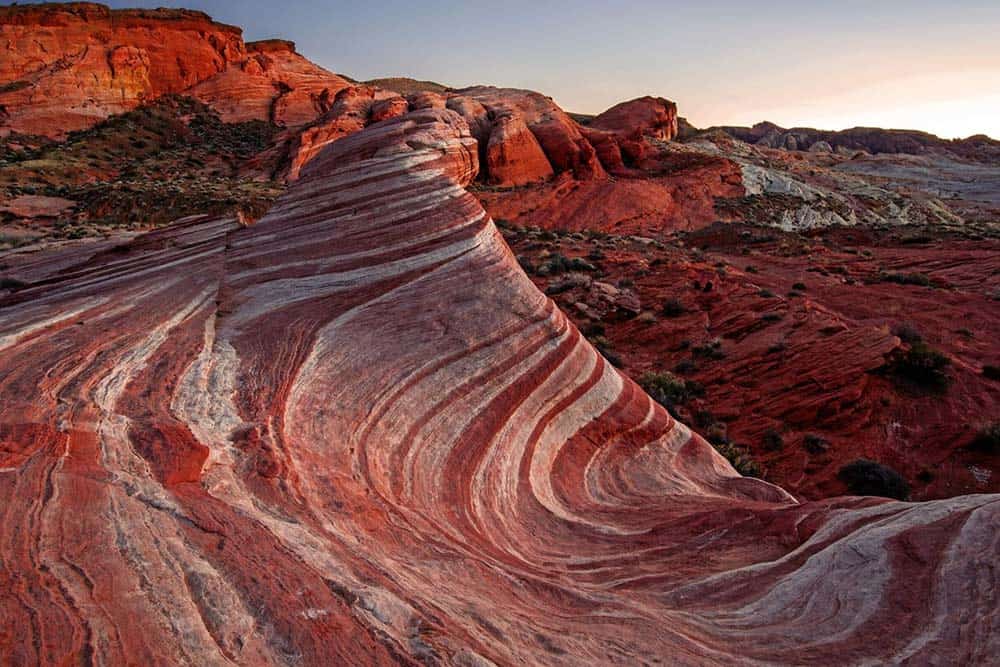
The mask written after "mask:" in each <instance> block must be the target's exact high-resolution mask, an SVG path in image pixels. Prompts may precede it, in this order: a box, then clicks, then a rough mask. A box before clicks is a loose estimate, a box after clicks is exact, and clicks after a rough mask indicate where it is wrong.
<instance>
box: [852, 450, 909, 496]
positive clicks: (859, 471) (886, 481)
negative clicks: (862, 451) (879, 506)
mask: <svg viewBox="0 0 1000 667" xmlns="http://www.w3.org/2000/svg"><path fill="white" fill-rule="evenodd" d="M837 477H838V478H840V481H842V482H843V483H844V484H846V485H847V488H848V490H849V491H850V492H851V493H852V494H853V495H856V496H881V497H883V498H895V499H896V500H906V499H907V498H908V497H909V495H910V485H909V484H908V483H907V481H906V480H905V479H903V476H902V475H900V474H899V473H898V472H896V471H895V470H893V469H892V468H890V467H888V466H884V465H882V464H881V463H876V462H874V461H869V460H867V459H858V460H857V461H854V462H853V463H848V464H847V465H845V466H844V467H842V468H841V469H840V471H839V472H838V473H837Z"/></svg>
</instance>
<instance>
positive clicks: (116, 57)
mask: <svg viewBox="0 0 1000 667" xmlns="http://www.w3.org/2000/svg"><path fill="white" fill-rule="evenodd" d="M244 55H245V47H244V44H243V39H242V37H241V31H240V29H239V28H235V27H233V26H227V25H223V24H220V23H216V22H214V21H212V19H211V18H209V17H208V16H207V15H205V14H202V13H201V12H194V11H188V10H168V9H163V10H111V9H108V8H107V7H105V6H103V5H98V4H92V3H69V4H44V5H37V6H36V5H27V6H25V5H21V6H17V5H15V6H10V7H0V131H10V130H15V131H18V132H25V133H29V134H42V135H47V136H60V135H61V134H63V133H65V132H68V131H70V130H77V129H81V128H85V127H90V126H91V125H93V124H95V123H97V122H98V121H100V120H102V119H103V118H106V117H107V116H109V115H110V114H114V113H121V112H123V111H128V110H130V109H134V108H135V107H137V106H138V105H139V104H141V103H142V102H143V101H147V100H151V99H155V98H156V97H159V96H160V95H164V94H167V93H177V92H180V91H182V90H184V89H186V88H188V87H190V86H193V85H194V84H196V83H198V82H199V81H202V80H204V79H207V78H209V77H212V76H214V75H216V74H218V73H219V72H221V71H223V70H225V69H226V67H227V66H228V65H229V63H232V62H237V61H239V60H240V59H242V58H243V57H244Z"/></svg>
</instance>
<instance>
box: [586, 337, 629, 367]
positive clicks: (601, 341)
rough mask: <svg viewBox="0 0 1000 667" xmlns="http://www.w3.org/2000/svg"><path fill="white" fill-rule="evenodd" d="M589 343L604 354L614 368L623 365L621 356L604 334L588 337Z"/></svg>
mask: <svg viewBox="0 0 1000 667" xmlns="http://www.w3.org/2000/svg"><path fill="white" fill-rule="evenodd" d="M588 340H590V344H591V345H593V346H594V347H595V348H597V351H598V352H600V353H601V354H602V355H604V358H605V359H607V360H608V361H609V362H610V363H611V365H612V366H614V367H615V368H621V367H622V366H623V365H624V362H623V361H622V358H621V357H620V356H618V353H616V352H615V349H614V345H612V343H611V341H609V340H608V339H607V338H605V337H604V336H594V337H593V338H588Z"/></svg>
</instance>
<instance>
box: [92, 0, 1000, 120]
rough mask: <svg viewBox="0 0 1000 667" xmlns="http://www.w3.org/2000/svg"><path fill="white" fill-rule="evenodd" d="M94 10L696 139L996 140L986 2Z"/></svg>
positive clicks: (999, 33)
mask: <svg viewBox="0 0 1000 667" xmlns="http://www.w3.org/2000/svg"><path fill="white" fill-rule="evenodd" d="M107 4H111V5H112V6H114V7H130V6H150V7H152V6H171V7H189V8H192V9H201V10H203V11H205V12H207V13H208V14H210V15H212V16H213V17H214V18H215V19H217V20H219V21H222V22H224V23H231V24H234V25H238V26H241V27H243V29H244V35H245V38H246V39H247V40H248V41H249V40H254V39H263V38H269V37H281V38H284V39H290V40H292V41H294V42H296V44H297V45H298V50H299V52H300V53H302V54H303V55H305V56H306V57H308V58H310V59H311V60H313V61H314V62H317V63H319V64H320V65H323V66H324V67H326V68H328V69H331V70H333V71H335V72H340V73H343V74H347V75H348V76H351V77H353V78H356V79H362V80H363V79H369V78H374V77H380V76H410V77H413V78H418V79H430V80H434V81H438V82H440V83H443V84H446V85H450V86H455V87H459V86H464V85H471V84H478V83H484V84H493V85H498V86H510V87H517V88H529V89H532V90H537V91H540V92H543V93H545V94H546V95H550V96H552V97H553V98H554V99H555V100H556V102H557V103H558V104H559V105H560V106H562V107H563V108H564V109H566V110H568V111H575V112H580V113H598V112H600V111H602V110H604V109H606V108H608V107H610V106H612V105H613V104H615V103H617V102H620V101H623V100H626V99H631V98H634V97H638V96H640V95H657V96H662V97H666V98H668V99H672V100H674V101H676V102H677V104H678V108H679V111H680V114H681V115H682V116H685V117H686V118H688V120H689V121H691V122H692V123H693V124H694V125H695V126H697V127H707V126H710V125H750V124H753V123H755V122H758V121H762V120H769V121H772V122H775V123H778V124H779V125H783V126H786V127H792V126H808V127H817V128H821V129H834V130H837V129H844V128H847V127H853V126H856V125H869V126H879V127H894V128H905V129H919V130H925V131H929V132H933V133H935V134H938V135H940V136H943V137H946V138H953V137H966V136H969V135H972V134H979V133H984V134H988V135H990V136H992V137H995V138H1000V0H985V1H984V0H952V1H951V2H942V1H941V0H936V1H934V2H925V1H924V0H910V1H908V2H904V1H902V0H866V1H864V2H861V1H858V0H841V1H840V2H836V3H834V2H809V1H808V0H800V1H798V2H791V1H786V0H778V1H774V2H769V3H749V2H738V1H736V0H700V1H699V2H686V3H681V2H673V1H670V0H667V1H660V2H646V1H642V2H607V1H605V2H597V1H595V0H577V2H548V1H546V0H535V1H533V2H524V1H522V0H505V2H496V1H494V0H491V1H490V2H474V1H467V2H439V1H436V0H418V1H416V2H414V1H413V0H408V1H404V2H401V1H397V0H380V1H379V2H367V3H360V2H339V1H335V0H306V1H298V2H297V1H295V0H284V1H281V2H274V1H273V0H271V1H264V0H243V1H241V2H233V1H232V0H225V1H222V0H183V1H181V2H173V1H170V0H155V1H154V2H142V1H141V0H128V1H126V2H116V1H112V2H110V3H107Z"/></svg>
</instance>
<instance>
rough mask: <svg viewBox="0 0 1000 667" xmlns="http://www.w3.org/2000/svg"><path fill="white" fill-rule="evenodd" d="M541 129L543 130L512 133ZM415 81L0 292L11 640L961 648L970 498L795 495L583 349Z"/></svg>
mask: <svg viewBox="0 0 1000 667" xmlns="http://www.w3.org/2000/svg"><path fill="white" fill-rule="evenodd" d="M541 143H543V144H544V142H541ZM477 167H478V151H477V145H476V141H475V139H474V138H473V136H472V133H471V131H470V129H469V126H468V124H467V123H466V122H465V121H464V120H463V118H462V117H461V116H460V115H458V114H457V113H455V112H453V111H451V110H448V109H428V110H423V111H419V112H414V113H410V114H408V115H405V116H401V117H398V118H394V119H390V120H387V121H384V122H381V123H375V124H373V125H370V126H368V127H367V128H365V129H364V130H362V131H359V132H356V133H354V134H352V135H350V136H348V137H346V138H344V139H341V140H340V141H337V142H335V143H333V144H331V145H330V146H329V147H328V148H327V149H325V150H324V151H322V152H321V153H320V154H319V156H318V157H317V158H316V159H314V160H313V161H312V162H310V163H309V164H308V165H307V166H306V167H305V168H304V169H303V171H302V174H301V178H300V179H299V181H298V182H297V183H296V184H295V185H294V186H293V187H292V188H291V189H290V190H289V191H288V192H287V193H286V194H285V195H284V196H283V197H282V198H280V199H279V201H278V202H277V204H276V205H275V206H274V208H273V209H272V210H271V211H270V213H269V214H268V215H267V216H265V217H264V218H263V219H262V220H260V221H259V222H258V223H257V224H256V225H253V226H250V227H241V226H240V225H238V224H237V223H236V222H235V221H232V220H227V219H208V218H198V219H190V220H187V221H183V222H181V223H179V224H177V225H175V226H173V227H170V228H167V229H164V230H161V231H159V232H155V233H152V234H149V235H147V236H144V237H141V238H140V239H138V240H136V241H133V242H132V243H130V244H127V245H125V246H122V247H116V248H111V249H108V250H106V251H103V252H100V253H98V254H96V255H93V256H90V257H86V256H81V257H80V261H79V263H78V264H77V265H76V266H70V267H67V266H66V264H65V261H66V258H65V257H61V258H60V266H61V267H62V268H61V269H60V270H59V271H53V272H50V273H48V274H46V273H45V272H44V271H43V270H42V269H41V268H39V267H38V266H37V265H36V267H35V272H34V275H35V276H37V279H36V280H33V281H31V282H29V283H28V284H27V285H24V286H23V287H20V288H19V289H17V290H15V291H13V292H11V293H10V294H8V295H7V297H5V298H4V300H3V301H2V302H0V394H2V396H3V400H2V401H0V559H2V564H3V567H2V568H0V617H2V618H3V619H4V624H3V626H2V628H3V630H2V632H0V657H2V658H3V661H4V662H11V663H14V664H24V663H41V664H61V663H64V662H68V661H75V660H79V659H88V658H89V659H93V660H95V661H98V662H106V663H129V662H144V663H156V662H164V663H178V662H191V663H198V664H215V663H223V662H227V661H232V662H236V663H240V664H284V663H287V662H289V661H291V660H294V661H295V662H298V663H300V664H317V665H319V664H322V665H327V664H331V663H333V664H359V663H360V664H389V663H411V662H413V663H416V662H440V663H442V664H477V665H483V664H491V663H493V664H516V663H520V664H548V665H551V664H561V665H575V664H581V663H588V664H636V663H654V662H659V661H669V662H671V663H673V664H689V665H700V664H705V663H706V662H712V663H717V664H734V665H735V664H740V665H745V664H755V663H760V664H770V663H796V662H801V661H803V660H808V661H810V662H816V663H826V664H829V663H844V662H849V663H855V664H862V663H870V662H879V663H885V662H905V661H912V662H914V663H922V664H926V663H950V664H969V663H975V662H979V663H986V662H988V661H989V660H990V659H991V658H992V656H994V655H996V654H997V652H998V651H1000V645H998V641H1000V640H998V637H1000V628H998V627H997V625H998V617H997V615H996V609H995V607H996V605H995V601H994V600H993V599H992V594H991V591H994V590H995V589H996V586H997V575H996V571H995V567H994V565H995V558H996V553H997V550H998V546H1000V545H998V543H997V540H998V533H997V531H996V525H997V522H998V518H1000V500H998V498H997V497H996V496H986V495H979V496H966V497H959V498H953V499H950V500H946V501H937V502H930V503H923V504H919V505H912V504H906V503H899V502H884V501H879V500H875V499H862V498H840V499H834V500H830V501H825V502H821V503H811V504H800V503H797V502H796V501H795V500H794V499H793V498H792V497H791V496H790V495H788V494H787V493H785V492H784V491H782V490H780V489H779V488H777V487H775V486H773V485H770V484H767V483H765V482H761V481H759V480H753V479H746V478H742V477H740V476H738V475H736V474H735V472H734V471H733V470H732V468H730V467H729V465H728V464H727V463H726V462H725V461H724V460H723V459H722V458H721V457H720V456H719V455H718V454H716V453H715V452H714V450H713V449H712V448H711V447H710V446H709V445H708V444H707V443H706V442H704V441H703V440H702V439H701V438H700V437H698V436H696V435H693V434H692V433H691V431H690V430H689V429H688V428H686V427H685V426H684V425H683V424H681V423H679V422H677V421H675V420H674V419H672V418H671V417H670V416H669V415H668V414H667V412H666V411H665V410H663V409H662V408H660V407H659V406H658V405H656V404H655V403H654V402H653V401H652V400H651V399H650V398H649V397H648V396H646V395H645V394H644V393H643V392H642V391H641V390H639V389H638V387H637V386H636V385H635V384H634V383H632V382H631V381H630V380H628V379H627V378H626V377H625V376H624V375H622V374H621V373H619V372H618V371H617V370H616V369H614V368H613V367H612V366H611V365H610V364H609V363H608V362H607V361H606V360H605V359H604V358H603V357H602V356H601V355H599V354H598V353H597V352H596V351H595V350H594V349H593V348H592V347H591V346H590V344H589V343H587V342H586V340H585V339H584V338H583V337H582V336H581V335H580V333H579V332H578V331H577V329H576V328H575V327H574V326H572V324H571V323H570V322H569V321H568V320H567V318H566V317H565V316H564V315H563V314H562V313H561V312H560V311H559V310H558V309H557V308H556V307H555V305H554V304H553V302H552V301H550V300H549V299H547V298H545V297H544V296H543V295H542V294H541V293H540V292H538V291H537V290H536V289H535V288H534V286H533V285H532V284H531V282H530V281H529V279H528V278H527V276H525V275H524V274H523V273H522V272H521V270H520V269H519V268H518V266H517V264H516V263H515V261H514V258H513V256H512V254H511V252H510V250H509V249H508V248H507V246H506V244H505V243H504V241H503V239H502V237H501V236H500V235H499V233H498V231H497V230H496V229H495V228H494V226H493V224H492V222H491V220H490V218H489V217H488V216H487V215H486V213H485V212H484V211H483V209H482V208H481V206H480V205H479V203H478V202H477V200H476V198H475V197H473V196H472V195H470V194H469V193H468V192H466V190H465V189H464V188H465V186H467V185H469V184H470V183H471V181H472V179H473V178H474V177H475V175H476V173H477Z"/></svg>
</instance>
